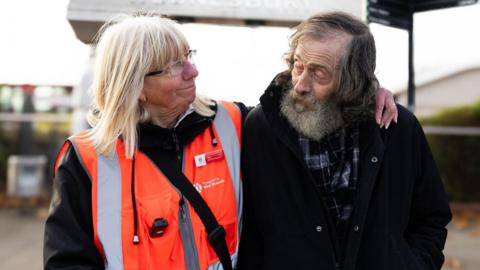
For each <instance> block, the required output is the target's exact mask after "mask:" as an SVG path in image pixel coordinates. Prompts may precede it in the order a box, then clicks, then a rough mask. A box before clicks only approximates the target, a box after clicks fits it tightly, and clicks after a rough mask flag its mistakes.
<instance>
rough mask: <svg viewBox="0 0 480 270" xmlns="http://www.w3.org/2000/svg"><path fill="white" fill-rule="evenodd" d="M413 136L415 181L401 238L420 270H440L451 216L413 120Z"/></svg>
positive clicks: (435, 171)
mask: <svg viewBox="0 0 480 270" xmlns="http://www.w3.org/2000/svg"><path fill="white" fill-rule="evenodd" d="M413 132H414V135H413V136H414V144H415V145H414V149H417V150H418V151H416V152H417V153H419V154H417V155H416V158H417V160H414V162H415V163H414V164H415V165H416V166H417V167H416V168H415V172H416V179H415V186H414V192H413V198H412V206H411V215H410V221H409V223H408V227H407V230H406V232H405V237H406V240H407V242H408V243H409V245H410V247H411V249H412V251H413V253H414V254H415V255H416V256H417V257H418V258H419V263H420V264H421V265H422V266H423V267H421V269H440V268H441V266H442V264H443V262H444V255H443V252H442V251H443V248H444V245H445V241H446V238H447V229H446V226H447V224H448V223H449V222H450V220H451V218H452V214H451V212H450V208H449V204H448V199H447V195H446V193H445V190H444V188H443V185H442V181H441V179H440V175H439V173H438V170H437V167H436V165H435V161H434V159H433V156H432V153H431V151H430V148H429V146H428V143H427V140H426V138H425V134H424V133H423V130H422V128H421V126H420V124H419V123H418V121H417V120H416V119H415V120H414V129H413Z"/></svg>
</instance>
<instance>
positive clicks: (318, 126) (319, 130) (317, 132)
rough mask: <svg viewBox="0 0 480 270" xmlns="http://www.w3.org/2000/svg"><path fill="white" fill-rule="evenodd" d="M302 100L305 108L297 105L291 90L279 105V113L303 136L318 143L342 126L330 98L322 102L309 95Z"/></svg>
mask: <svg viewBox="0 0 480 270" xmlns="http://www.w3.org/2000/svg"><path fill="white" fill-rule="evenodd" d="M304 100H305V101H307V103H308V105H307V106H305V105H302V104H300V103H297V102H296V98H295V97H294V95H293V90H289V91H288V92H287V93H286V94H285V95H284V96H283V98H282V102H281V104H280V112H281V113H282V114H283V116H285V118H286V119H287V121H288V122H289V123H290V125H292V127H293V128H294V129H295V130H297V132H299V133H300V134H302V135H303V136H305V137H307V138H310V139H313V140H316V141H320V140H321V139H322V138H323V137H325V135H327V134H329V133H331V132H333V131H335V130H336V129H338V128H340V127H341V126H343V125H344V121H343V117H342V113H341V111H340V108H339V107H338V105H337V104H336V103H335V102H334V101H333V100H332V99H331V98H330V99H328V100H327V101H324V102H322V101H320V100H318V99H316V98H315V97H314V96H313V95H311V94H309V95H308V96H306V97H305V98H304Z"/></svg>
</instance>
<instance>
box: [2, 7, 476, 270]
mask: <svg viewBox="0 0 480 270" xmlns="http://www.w3.org/2000/svg"><path fill="white" fill-rule="evenodd" d="M400 2H401V1H393V0H392V1H382V0H371V1H359V0H348V1H347V0H343V1H335V0H96V1H95V0H70V1H69V0H56V1H41V0H40V1H39V0H15V1H13V0H10V1H8V0H5V1H1V2H0V239H2V241H0V269H4V270H7V269H41V268H42V241H43V222H44V220H45V217H46V215H47V214H48V205H49V201H50V195H51V184H52V164H53V162H54V161H55V156H56V153H57V152H58V150H59V147H60V146H61V144H62V143H63V141H64V139H65V138H66V137H68V136H69V135H70V134H71V133H72V132H75V131H78V130H81V129H84V128H86V127H87V126H86V122H85V119H84V117H85V113H86V111H87V110H88V107H89V104H90V101H91V97H90V93H89V85H90V83H91V79H92V78H91V63H92V59H93V58H94V55H93V52H92V45H91V40H92V37H93V35H94V34H95V32H96V30H97V29H98V27H99V26H100V25H101V23H102V22H104V21H105V20H106V19H108V18H110V17H111V16H112V15H114V14H116V13H119V12H129V11H138V10H158V11H160V12H162V13H164V14H166V15H169V16H170V17H172V18H174V19H176V20H178V21H179V22H180V23H181V29H182V30H183V32H184V33H185V34H186V36H187V39H188V40H189V42H190V45H191V48H194V49H196V50H197V57H196V60H195V61H196V65H197V67H198V69H199V71H200V75H199V77H198V79H197V91H198V92H199V93H200V94H203V95H207V96H210V97H212V98H214V99H221V100H234V101H242V102H244V103H246V104H247V105H250V106H254V105H256V104H257V103H258V98H259V96H260V95H261V94H262V93H263V91H264V89H265V88H266V86H267V85H268V84H269V82H270V81H271V79H272V78H273V76H274V75H275V74H276V73H278V72H280V71H282V70H284V69H285V68H286V66H285V64H284V62H283V56H284V53H285V52H286V51H287V48H288V36H289V35H290V34H291V33H292V30H291V27H292V26H294V25H296V24H298V22H299V21H301V20H302V19H305V18H307V17H308V16H310V15H312V14H314V13H316V12H319V11H326V10H334V9H336V10H343V11H347V12H350V13H353V14H355V15H356V16H359V17H361V18H363V19H365V20H367V21H369V22H370V26H371V30H372V32H373V33H374V36H375V40H376V44H377V76H378V78H379V80H380V83H381V84H382V85H383V86H384V87H386V88H387V89H389V90H391V91H392V92H393V93H394V94H395V97H396V100H397V102H398V103H400V104H403V105H405V106H408V107H409V108H410V109H412V110H414V112H415V114H416V115H417V117H419V119H420V120H421V123H422V125H423V127H424V130H425V132H426V134H427V137H428V140H429V143H430V146H431V148H432V151H433V154H434V157H435V159H436V162H437V165H438V167H439V170H440V173H441V176H442V180H443V182H444V185H445V188H446V189H447V192H448V195H449V197H450V200H451V207H452V210H453V211H454V219H453V221H452V223H451V224H450V225H449V236H448V239H447V245H446V249H445V254H446V262H445V265H444V269H467V270H473V269H480V256H478V255H479V253H478V251H479V250H480V165H479V164H480V154H479V153H480V49H479V48H480V34H479V30H478V29H480V4H478V3H477V1H476V0H457V1H446V0H441V1H434V0H423V1H422V0H419V1H416V2H418V6H416V7H415V10H412V9H410V10H409V11H408V12H406V13H405V9H404V8H403V6H402V5H403V4H399V3H400ZM414 2H415V1H414ZM417 7H418V9H417ZM414 11H415V12H414ZM409 44H410V45H409ZM412 52H413V54H412ZM409 80H410V83H409ZM413 88H414V89H413ZM409 89H410V91H409ZM413 90H415V91H413Z"/></svg>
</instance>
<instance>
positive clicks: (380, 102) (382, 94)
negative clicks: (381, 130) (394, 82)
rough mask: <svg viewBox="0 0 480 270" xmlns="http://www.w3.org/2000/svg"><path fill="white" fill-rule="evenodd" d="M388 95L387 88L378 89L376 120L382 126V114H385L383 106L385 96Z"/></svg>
mask: <svg viewBox="0 0 480 270" xmlns="http://www.w3.org/2000/svg"><path fill="white" fill-rule="evenodd" d="M386 97H387V91H385V88H383V87H380V88H379V89H378V91H377V96H376V101H375V104H376V107H375V120H376V121H377V124H379V125H380V127H381V126H382V124H381V119H382V114H383V108H384V107H385V98H386Z"/></svg>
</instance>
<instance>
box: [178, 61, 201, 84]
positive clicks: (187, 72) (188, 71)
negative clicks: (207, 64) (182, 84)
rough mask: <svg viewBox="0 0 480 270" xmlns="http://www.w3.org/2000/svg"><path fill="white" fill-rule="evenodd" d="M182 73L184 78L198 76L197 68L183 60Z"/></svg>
mask: <svg viewBox="0 0 480 270" xmlns="http://www.w3.org/2000/svg"><path fill="white" fill-rule="evenodd" d="M182 75H183V78H184V79H185V80H189V79H192V78H195V77H197V76H198V69H197V67H196V66H195V65H194V64H192V63H190V62H189V61H185V66H184V68H183V73H182Z"/></svg>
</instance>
